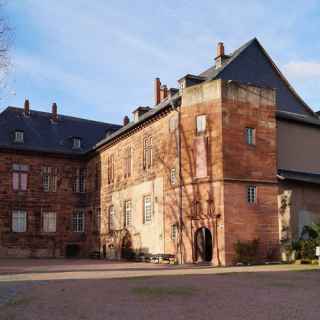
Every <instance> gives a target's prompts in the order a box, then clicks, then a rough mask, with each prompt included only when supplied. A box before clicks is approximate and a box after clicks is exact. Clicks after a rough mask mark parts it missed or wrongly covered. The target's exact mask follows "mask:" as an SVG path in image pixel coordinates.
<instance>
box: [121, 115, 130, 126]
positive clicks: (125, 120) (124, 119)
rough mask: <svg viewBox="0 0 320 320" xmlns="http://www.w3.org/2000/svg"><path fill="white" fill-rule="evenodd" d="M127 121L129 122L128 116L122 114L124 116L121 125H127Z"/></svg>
mask: <svg viewBox="0 0 320 320" xmlns="http://www.w3.org/2000/svg"><path fill="white" fill-rule="evenodd" d="M129 122H130V119H129V117H128V116H124V117H123V126H126V125H128V124H129Z"/></svg>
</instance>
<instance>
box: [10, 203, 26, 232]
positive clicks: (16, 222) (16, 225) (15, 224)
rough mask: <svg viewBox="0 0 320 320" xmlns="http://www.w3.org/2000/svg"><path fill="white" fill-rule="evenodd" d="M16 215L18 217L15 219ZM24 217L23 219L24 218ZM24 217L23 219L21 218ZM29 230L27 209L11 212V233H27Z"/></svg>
mask: <svg viewBox="0 0 320 320" xmlns="http://www.w3.org/2000/svg"><path fill="white" fill-rule="evenodd" d="M15 215H16V216H17V217H15ZM22 216H23V217H22ZM21 217H22V218H21ZM21 220H23V224H22V226H23V228H20V227H21V225H20V224H21ZM27 230H28V213H27V210H25V209H14V210H12V212H11V231H12V232H14V233H25V232H27Z"/></svg>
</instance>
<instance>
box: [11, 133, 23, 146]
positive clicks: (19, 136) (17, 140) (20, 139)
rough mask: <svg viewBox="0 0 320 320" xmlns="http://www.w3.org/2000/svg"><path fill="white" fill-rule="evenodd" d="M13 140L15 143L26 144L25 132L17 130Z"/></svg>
mask: <svg viewBox="0 0 320 320" xmlns="http://www.w3.org/2000/svg"><path fill="white" fill-rule="evenodd" d="M13 139H14V142H15V143H24V132H23V131H22V130H16V131H15V132H14V137H13Z"/></svg>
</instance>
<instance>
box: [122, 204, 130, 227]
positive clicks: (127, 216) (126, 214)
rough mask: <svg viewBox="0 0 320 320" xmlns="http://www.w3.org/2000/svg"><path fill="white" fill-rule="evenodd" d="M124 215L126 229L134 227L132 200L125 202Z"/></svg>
mask: <svg viewBox="0 0 320 320" xmlns="http://www.w3.org/2000/svg"><path fill="white" fill-rule="evenodd" d="M129 204H130V206H129ZM123 213H124V221H123V225H124V227H125V228H126V227H130V226H132V200H131V199H127V200H125V201H124V203H123Z"/></svg>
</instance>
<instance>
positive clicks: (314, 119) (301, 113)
mask: <svg viewBox="0 0 320 320" xmlns="http://www.w3.org/2000/svg"><path fill="white" fill-rule="evenodd" d="M190 76H191V77H196V78H197V80H199V81H200V82H202V81H211V80H215V79H222V80H233V81H238V82H240V83H247V84H252V85H257V86H262V87H269V88H275V89H276V92H277V94H276V100H277V101H276V103H277V107H278V112H277V117H278V118H279V119H286V120H290V121H298V122H304V123H306V124H312V125H318V124H319V116H318V115H317V114H316V113H314V112H313V111H312V110H311V109H310V108H309V106H308V105H307V104H306V103H305V102H304V101H303V100H302V99H301V98H300V96H299V95H298V94H297V93H296V91H295V90H294V89H293V88H292V87H291V85H290V83H289V82H288V81H287V79H286V78H285V77H284V76H283V75H282V73H281V72H280V70H279V69H278V68H277V66H276V65H275V63H274V62H273V61H272V59H271V58H270V56H269V55H268V54H267V52H266V51H265V50H264V48H263V47H262V46H261V44H260V43H259V41H258V40H257V39H256V38H254V39H252V40H250V41H249V42H247V43H245V44H244V45H243V46H241V47H240V48H239V49H237V50H236V51H234V52H233V53H232V54H231V55H229V56H227V59H226V60H225V62H224V63H223V65H222V66H221V67H220V68H215V66H213V67H211V68H209V69H207V70H205V71H204V72H202V73H200V74H199V75H198V76H192V75H190ZM180 101H181V96H180V93H179V90H177V89H170V95H169V97H168V98H166V99H165V100H163V101H162V102H161V103H160V104H158V105H156V106H155V107H154V108H152V109H151V110H150V111H148V112H146V113H145V114H143V115H142V116H141V117H140V119H139V120H138V121H136V122H130V123H129V124H128V125H126V126H124V127H122V126H119V125H114V124H108V123H102V122H96V121H90V120H84V119H79V118H73V117H68V116H63V115H62V116H61V115H60V116H59V121H58V122H57V123H52V122H51V121H50V114H49V113H45V112H39V111H34V110H31V116H30V117H25V116H24V115H23V110H22V109H21V108H14V107H8V108H7V109H6V110H4V111H3V112H2V113H1V114H0V147H6V148H12V149H24V150H25V149H26V150H34V151H45V152H55V153H64V154H85V153H86V152H89V151H92V150H95V149H96V148H99V147H101V146H102V145H104V144H106V143H110V142H111V141H112V140H113V139H115V138H117V137H119V136H121V135H122V134H124V133H127V132H128V131H130V130H132V129H134V128H136V127H137V126H139V125H141V124H142V123H143V122H145V121H147V120H148V119H150V118H152V117H154V116H156V115H157V114H159V113H160V112H162V111H163V110H165V109H166V108H171V106H172V105H173V104H177V103H179V102H180ZM15 129H20V130H24V131H25V140H26V142H25V144H23V145H18V144H14V143H13V142H12V138H11V134H12V132H13V131H14V130H15ZM107 131H108V132H109V133H111V134H109V135H106V132H107ZM72 137H81V138H82V139H83V141H82V142H83V143H82V148H81V149H80V150H74V149H72V145H71V143H72Z"/></svg>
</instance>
